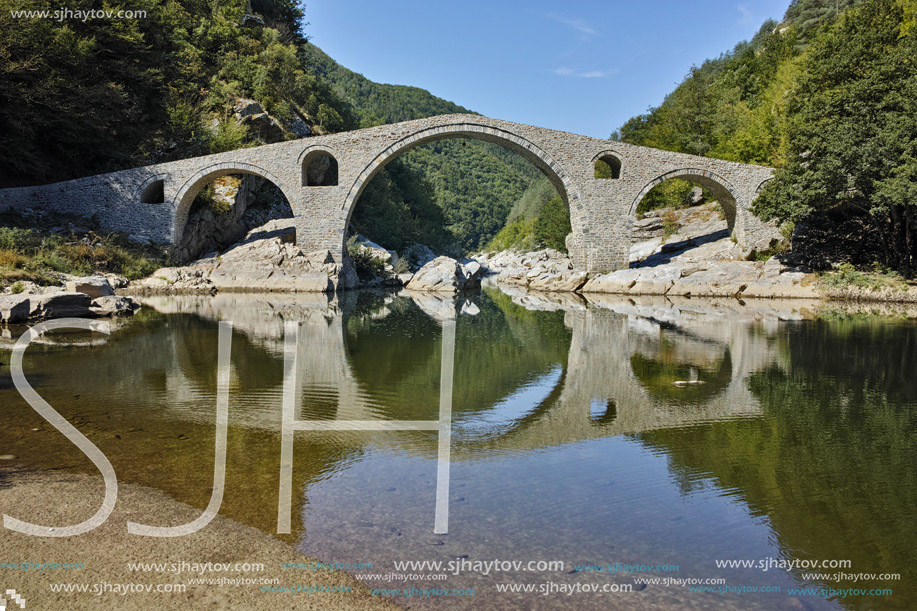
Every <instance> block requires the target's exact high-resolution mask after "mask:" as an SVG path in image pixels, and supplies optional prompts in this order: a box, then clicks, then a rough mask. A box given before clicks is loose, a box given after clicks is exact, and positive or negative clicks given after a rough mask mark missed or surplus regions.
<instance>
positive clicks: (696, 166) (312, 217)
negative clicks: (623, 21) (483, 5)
mask: <svg viewBox="0 0 917 611" xmlns="http://www.w3.org/2000/svg"><path fill="white" fill-rule="evenodd" d="M446 138H468V139H475V140H483V141H486V142H492V143H496V144H499V145H502V146H504V147H506V148H508V149H510V150H512V151H515V152H517V153H519V154H521V155H522V156H523V157H525V158H526V159H528V160H529V161H531V162H532V163H533V164H535V165H536V166H537V167H538V168H539V169H540V170H541V171H542V172H544V174H545V175H546V176H547V177H548V178H549V179H550V180H551V182H552V183H553V184H554V186H555V187H556V188H557V190H558V192H559V193H560V194H561V196H562V197H563V199H564V201H565V203H566V204H567V206H568V209H569V211H570V221H571V226H572V233H571V234H570V236H569V237H568V238H567V246H568V250H569V251H570V254H571V256H572V258H573V261H574V264H575V265H576V266H577V268H578V269H581V270H584V271H588V272H608V271H612V270H615V269H620V268H623V267H627V265H628V252H629V248H630V231H629V229H630V223H631V222H632V220H633V217H634V214H635V210H636V207H637V204H638V203H639V202H640V200H641V199H642V198H643V196H644V195H646V193H647V192H648V191H649V190H650V189H651V188H653V187H654V186H655V185H656V184H658V183H660V182H662V181H664V180H667V179H670V178H687V179H690V180H692V181H694V182H696V183H698V184H700V185H702V186H704V187H707V188H709V189H711V190H712V191H713V192H714V194H715V195H716V197H717V198H718V200H719V201H720V203H721V204H722V205H723V208H724V210H725V212H726V217H727V221H728V223H729V226H730V229H731V231H732V232H733V233H734V235H735V237H736V239H737V240H738V242H739V243H740V244H742V245H743V246H744V247H746V248H766V247H767V246H769V245H770V242H771V240H772V239H774V238H776V237H777V236H778V233H777V232H776V230H775V229H774V228H773V227H772V226H770V225H768V224H766V223H764V222H762V221H761V220H760V219H758V218H757V217H755V216H754V215H753V214H752V213H751V211H750V206H751V204H752V202H753V200H754V199H755V197H756V195H757V193H758V192H759V191H760V189H761V186H762V185H763V184H764V183H765V182H767V181H768V180H769V179H770V178H771V177H772V173H773V170H771V169H770V168H767V167H762V166H754V165H747V164H741V163H733V162H729V161H721V160H718V159H709V158H706V157H697V156H693V155H685V154H681V153H672V152H668V151H662V150H657V149H652V148H647V147H641V146H633V145H628V144H624V143H621V142H614V141H609V140H601V139H597V138H589V137H587V136H580V135H577V134H571V133H567V132H560V131H555V130H550V129H545V128H541V127H535V126H531V125H521V124H518V123H511V122H508V121H502V120H498V119H491V118H488V117H483V116H479V115H469V114H454V115H440V116H436V117H430V118H426V119H418V120H414V121H405V122H402V123H395V124H391V125H381V126H378V127H370V128H366V129H360V130H356V131H351V132H343V133H338V134H330V135H325V136H317V137H310V138H305V139H301V140H292V141H288V142H281V143H277V144H268V145H264V146H260V147H256V148H248V149H241V150H236V151H231V152H228V153H221V154H217V155H207V156H204V157H194V158H191V159H183V160H180V161H173V162H169V163H162V164H157V165H151V166H145V167H140V168H134V169H129V170H122V171H119V172H112V173H110V174H101V175H97V176H89V177H86V178H79V179H76V180H70V181H67V182H61V183H56V184H52V185H43V186H37V187H22V188H15V189H3V190H0V211H2V210H7V209H26V208H41V209H45V210H50V211H56V212H63V213H69V214H77V215H80V216H85V217H94V218H95V219H96V220H97V221H98V222H99V223H100V224H102V225H103V226H105V227H108V228H110V229H112V230H116V231H124V232H126V233H128V234H130V235H132V236H135V237H137V238H145V239H147V240H149V241H152V242H158V243H168V244H172V245H176V244H177V243H178V242H179V241H180V240H181V238H182V233H183V231H184V227H185V222H186V220H187V217H188V213H189V210H190V207H191V203H192V201H193V200H194V197H195V195H196V194H197V193H198V191H200V189H201V188H203V187H204V186H205V185H206V184H207V183H209V182H210V181H211V180H213V179H214V178H217V177H219V176H224V175H227V174H240V173H241V174H255V175H258V176H261V177H263V178H266V179H268V180H270V181H272V182H273V183H274V184H276V185H277V186H278V187H279V188H280V190H281V191H282V192H283V194H284V195H285V196H286V198H287V200H288V201H289V203H290V206H291V208H292V210H293V214H294V224H295V226H296V239H297V242H298V243H299V245H300V246H301V247H302V248H303V250H306V251H316V250H326V249H327V250H329V251H331V252H332V253H333V254H334V256H335V257H336V258H337V257H340V256H342V254H343V248H344V236H345V232H346V228H347V225H348V223H349V221H350V216H351V214H352V212H353V209H354V206H355V205H356V204H357V200H358V199H359V197H360V194H361V193H362V191H363V188H364V187H365V186H366V185H367V183H368V182H369V181H370V180H371V179H372V177H373V176H374V175H375V174H376V173H377V172H378V171H379V170H380V169H382V168H383V167H384V166H385V165H386V163H388V162H389V161H390V160H392V159H394V158H395V157H397V156H398V155H400V154H401V153H403V152H405V151H407V150H409V149H411V148H413V147H415V146H418V145H421V144H425V143H428V142H433V141H436V140H442V139H446ZM319 155H323V156H327V157H330V158H331V160H333V162H334V163H336V165H337V169H338V172H337V181H336V184H331V185H327V186H312V185H310V184H308V183H309V182H310V181H309V180H308V179H307V172H306V167H307V165H308V164H309V163H310V162H311V160H313V159H314V158H315V157H316V156H319ZM597 160H603V161H605V162H606V163H608V165H609V167H610V168H611V174H612V176H613V178H603V179H600V178H596V177H595V163H596V161H597Z"/></svg>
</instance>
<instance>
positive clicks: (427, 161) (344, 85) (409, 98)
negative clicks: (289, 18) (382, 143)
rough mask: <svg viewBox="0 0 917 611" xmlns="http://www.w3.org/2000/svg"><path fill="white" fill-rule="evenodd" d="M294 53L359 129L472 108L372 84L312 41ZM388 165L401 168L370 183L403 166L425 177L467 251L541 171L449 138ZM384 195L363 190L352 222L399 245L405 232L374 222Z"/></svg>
mask: <svg viewBox="0 0 917 611" xmlns="http://www.w3.org/2000/svg"><path fill="white" fill-rule="evenodd" d="M300 56H301V57H302V58H303V63H304V64H305V65H307V66H308V67H309V68H310V70H311V71H312V72H313V73H314V74H316V75H318V76H319V77H320V78H322V79H323V80H324V81H326V82H327V83H328V84H329V85H330V86H331V88H332V90H333V92H334V93H335V94H336V95H337V96H339V97H340V98H341V99H343V100H346V101H347V102H348V103H349V104H350V105H351V106H352V107H353V109H354V111H355V112H356V114H357V115H358V116H359V120H360V125H361V126H364V127H368V126H371V125H380V124H385V123H396V122H399V121H405V120H408V119H419V118H423V117H429V116H433V115H439V114H450V113H468V112H471V111H469V110H468V109H466V108H463V107H462V106H459V105H458V104H455V103H453V102H450V101H448V100H444V99H442V98H438V97H436V96H434V95H433V94H431V93H430V92H429V91H427V90H425V89H420V88H418V87H408V86H405V85H386V84H381V83H376V82H373V81H371V80H369V79H367V78H366V77H364V76H363V75H361V74H357V73H356V72H353V71H352V70H349V69H347V68H345V67H343V66H341V65H340V64H338V63H337V62H335V61H334V60H333V59H332V58H331V57H329V56H328V55H327V54H326V53H324V52H323V51H322V50H321V49H319V48H318V47H316V46H315V45H312V44H309V45H306V46H304V47H303V48H302V50H301V52H300ZM393 163H396V164H400V166H401V167H398V169H397V171H393V172H390V173H389V172H385V171H383V172H382V173H380V174H379V176H378V177H377V178H376V179H375V180H378V181H383V182H386V181H393V180H394V181H395V184H396V186H397V185H398V184H399V182H398V181H399V180H404V179H405V178H406V175H405V174H404V172H403V171H402V169H403V168H407V169H408V170H410V171H411V172H413V173H415V174H416V175H417V176H419V177H420V178H421V179H422V180H425V181H427V182H428V183H429V186H430V187H431V188H432V194H433V202H432V203H433V204H435V205H436V206H438V207H439V208H440V209H442V211H443V214H444V215H445V218H446V222H447V225H448V229H449V231H450V232H451V234H452V235H453V236H454V237H455V240H456V242H457V247H458V248H459V249H461V250H463V251H466V252H467V251H473V250H476V249H478V248H481V247H483V246H484V245H485V244H486V243H487V242H489V241H490V239H491V238H492V237H493V236H494V235H496V233H497V232H498V231H500V229H502V228H503V226H504V225H505V224H506V220H507V217H508V215H509V213H510V210H511V209H512V208H513V205H514V204H515V203H516V201H518V200H519V199H520V198H521V197H522V195H523V193H525V191H526V189H528V188H529V186H531V184H532V183H533V182H534V181H535V180H537V179H539V178H540V177H541V176H542V174H541V171H540V170H538V169H537V168H536V167H535V166H533V165H532V164H531V163H529V162H528V161H526V160H525V159H524V158H522V157H521V156H519V155H518V154H516V153H513V152H511V151H509V150H507V149H505V148H503V147H501V146H498V145H495V144H490V143H486V142H480V141H475V140H458V139H449V140H443V141H440V142H436V143H433V144H428V145H424V146H420V147H417V148H416V149H413V150H411V151H409V152H407V153H405V154H404V155H402V156H401V157H399V158H398V159H397V160H395V161H394V162H393ZM404 187H405V188H404V189H403V190H413V191H414V192H415V193H416V192H417V190H416V189H413V188H412V187H411V186H410V185H404ZM386 192H389V190H388V189H383V188H375V189H367V192H365V193H364V195H363V196H362V197H361V201H360V202H359V203H358V204H357V209H356V210H355V211H354V219H353V223H354V225H355V227H356V228H358V229H360V230H363V229H366V228H375V229H374V232H375V233H376V234H377V235H375V236H371V237H373V239H375V240H376V241H378V242H379V243H380V244H382V245H383V246H386V247H389V248H400V247H401V246H400V244H401V243H402V242H403V241H404V239H405V236H403V235H401V233H400V232H399V231H398V230H397V228H396V227H391V228H390V231H386V230H385V228H383V227H379V223H378V217H380V216H386V215H391V214H392V211H391V206H389V205H388V203H387V202H383V201H380V200H379V197H380V196H382V194H383V193H386ZM421 205H430V202H426V203H424V204H421ZM417 214H420V213H419V212H418V213H417ZM374 217H376V218H374ZM440 241H441V240H440Z"/></svg>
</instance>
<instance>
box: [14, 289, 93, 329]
mask: <svg viewBox="0 0 917 611" xmlns="http://www.w3.org/2000/svg"><path fill="white" fill-rule="evenodd" d="M23 297H24V298H25V299H27V302H28V307H29V311H28V316H26V318H25V319H22V318H20V319H19V320H17V321H15V322H25V320H29V321H37V320H50V319H52V318H89V317H91V316H92V312H91V311H90V310H89V306H90V305H92V299H90V297H89V295H86V294H85V293H71V292H60V293H46V294H42V295H24V296H23ZM21 308H22V306H19V307H18V308H17V309H16V312H17V313H18V314H20V315H21V312H22V309H21ZM6 322H14V320H12V317H11V319H10V320H7V321H6Z"/></svg>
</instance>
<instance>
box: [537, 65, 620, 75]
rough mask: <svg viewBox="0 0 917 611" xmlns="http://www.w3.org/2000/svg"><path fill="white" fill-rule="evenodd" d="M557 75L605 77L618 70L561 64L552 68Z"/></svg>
mask: <svg viewBox="0 0 917 611" xmlns="http://www.w3.org/2000/svg"><path fill="white" fill-rule="evenodd" d="M551 72H553V73H554V74H556V75H557V76H574V77H577V78H604V77H606V76H611V75H612V74H615V73H616V72H617V70H574V69H573V68H569V67H567V66H561V67H560V68H554V70H552V71H551Z"/></svg>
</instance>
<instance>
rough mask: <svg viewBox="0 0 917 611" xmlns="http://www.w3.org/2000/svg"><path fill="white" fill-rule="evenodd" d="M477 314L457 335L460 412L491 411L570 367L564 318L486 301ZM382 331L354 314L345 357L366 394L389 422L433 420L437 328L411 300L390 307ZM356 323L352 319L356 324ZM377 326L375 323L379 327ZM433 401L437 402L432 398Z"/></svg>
mask: <svg viewBox="0 0 917 611" xmlns="http://www.w3.org/2000/svg"><path fill="white" fill-rule="evenodd" d="M476 304H477V305H478V307H479V308H480V313H478V314H477V315H476V316H460V317H459V319H458V327H457V331H456V352H455V355H456V361H455V386H454V395H453V407H454V411H455V413H462V412H466V411H479V410H484V409H487V408H489V407H491V406H493V405H494V404H496V403H497V402H498V401H500V400H501V399H503V398H504V397H506V396H508V395H510V394H512V393H513V392H515V391H516V390H517V389H518V388H519V387H520V386H522V385H523V384H524V383H526V382H529V381H531V380H533V379H535V378H537V377H538V376H541V375H544V374H545V373H546V372H548V371H550V370H551V368H552V367H554V366H556V365H557V364H564V363H566V359H567V352H568V349H569V342H570V332H569V331H568V330H567V329H566V328H565V327H564V323H563V313H562V312H556V313H554V312H538V313H537V317H536V318H535V320H537V321H539V322H538V324H532V321H530V320H524V321H516V320H515V318H516V317H520V316H521V317H527V315H529V314H531V313H529V312H527V311H526V310H525V309H524V308H522V307H520V306H516V305H514V304H512V303H511V302H510V301H509V300H508V299H507V300H506V303H502V302H501V303H495V302H494V301H492V300H490V299H487V298H482V299H480V300H478V301H477V302H476ZM386 308H387V315H386V316H385V322H384V324H382V323H378V321H377V320H376V319H373V317H372V316H371V315H367V316H360V317H358V313H357V312H354V313H351V315H350V318H349V320H348V322H347V331H346V332H347V354H348V361H349V362H350V366H351V368H352V371H353V375H354V377H355V378H356V379H357V381H358V382H359V384H360V386H361V391H362V392H363V393H365V394H366V395H368V396H370V397H372V400H373V401H374V402H378V404H380V405H382V406H384V408H385V413H386V416H387V417H391V418H396V419H408V420H410V419H420V420H423V419H435V418H436V417H437V414H438V403H437V401H436V399H435V397H437V396H438V393H439V375H440V370H439V368H440V362H439V355H440V348H441V347H440V342H441V329H440V326H439V324H438V323H437V322H436V321H435V320H433V319H432V318H430V317H428V316H426V315H425V314H423V313H422V312H420V311H419V309H418V308H417V307H416V306H414V305H413V303H412V302H410V301H401V300H397V301H395V302H392V303H390V304H389V305H387V306H386ZM357 317H358V319H357V320H355V318H357ZM377 323H378V324H377ZM431 398H432V399H431Z"/></svg>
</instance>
